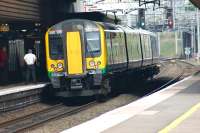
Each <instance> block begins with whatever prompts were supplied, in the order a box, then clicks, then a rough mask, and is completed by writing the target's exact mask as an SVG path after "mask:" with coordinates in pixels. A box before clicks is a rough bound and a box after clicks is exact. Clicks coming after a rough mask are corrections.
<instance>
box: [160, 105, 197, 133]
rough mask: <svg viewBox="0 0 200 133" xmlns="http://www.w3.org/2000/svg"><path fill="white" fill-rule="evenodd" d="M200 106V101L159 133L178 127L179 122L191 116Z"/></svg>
mask: <svg viewBox="0 0 200 133" xmlns="http://www.w3.org/2000/svg"><path fill="white" fill-rule="evenodd" d="M199 108H200V103H198V104H196V105H195V106H193V107H192V108H191V109H190V110H188V111H187V112H185V113H184V114H183V115H181V116H180V117H178V118H177V119H176V120H174V121H173V122H172V123H170V124H169V125H168V126H167V127H165V128H164V129H162V130H161V131H159V132H158V133H169V132H170V131H171V130H172V129H174V128H176V127H177V126H178V125H179V124H181V123H182V122H183V121H184V120H185V119H187V118H188V117H190V116H191V115H192V114H193V113H194V112H196V111H197V110H198V109H199Z"/></svg>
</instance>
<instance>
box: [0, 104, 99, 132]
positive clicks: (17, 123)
mask: <svg viewBox="0 0 200 133" xmlns="http://www.w3.org/2000/svg"><path fill="white" fill-rule="evenodd" d="M96 104H97V102H96V101H94V102H90V103H88V104H85V105H82V106H78V107H67V106H65V105H63V104H58V105H55V106H53V107H50V108H47V109H45V110H42V111H39V112H36V113H33V114H30V115H26V116H23V117H19V118H17V119H14V120H10V121H6V122H4V123H0V132H1V133H13V132H22V131H25V130H27V129H30V128H33V127H36V126H38V125H40V124H42V123H47V122H49V121H50V120H53V119H58V118H61V117H63V116H70V115H72V114H75V113H78V112H81V111H83V110H86V109H88V108H90V107H91V106H94V105H96Z"/></svg>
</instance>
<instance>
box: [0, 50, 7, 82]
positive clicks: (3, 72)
mask: <svg viewBox="0 0 200 133" xmlns="http://www.w3.org/2000/svg"><path fill="white" fill-rule="evenodd" d="M7 63H8V56H7V51H6V47H2V48H1V49H0V79H1V84H4V85H5V84H6V83H7V82H8V73H7V72H8V65H7Z"/></svg>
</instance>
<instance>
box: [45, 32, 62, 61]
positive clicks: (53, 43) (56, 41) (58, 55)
mask: <svg viewBox="0 0 200 133" xmlns="http://www.w3.org/2000/svg"><path fill="white" fill-rule="evenodd" d="M49 54H50V58H51V59H53V60H59V59H63V58H64V53H63V40H62V36H61V34H49Z"/></svg>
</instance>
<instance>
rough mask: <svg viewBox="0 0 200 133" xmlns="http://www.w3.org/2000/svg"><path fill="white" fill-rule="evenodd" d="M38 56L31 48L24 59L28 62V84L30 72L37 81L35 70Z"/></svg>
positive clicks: (34, 80)
mask: <svg viewBox="0 0 200 133" xmlns="http://www.w3.org/2000/svg"><path fill="white" fill-rule="evenodd" d="M36 60H37V57H36V55H35V54H33V53H32V50H31V49H29V50H28V53H27V54H25V56H24V61H25V63H26V84H27V83H28V82H29V79H30V74H31V76H32V79H33V82H34V83H36V74H35V73H36V72H35V63H36Z"/></svg>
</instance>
